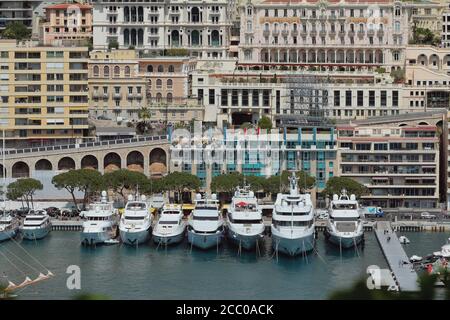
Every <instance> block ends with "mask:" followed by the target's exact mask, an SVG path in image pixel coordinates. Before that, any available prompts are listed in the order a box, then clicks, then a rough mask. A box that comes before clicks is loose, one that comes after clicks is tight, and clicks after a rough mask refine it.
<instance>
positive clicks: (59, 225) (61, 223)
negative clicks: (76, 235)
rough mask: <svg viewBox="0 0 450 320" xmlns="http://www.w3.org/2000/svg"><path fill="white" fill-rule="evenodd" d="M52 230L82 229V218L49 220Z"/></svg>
mask: <svg viewBox="0 0 450 320" xmlns="http://www.w3.org/2000/svg"><path fill="white" fill-rule="evenodd" d="M51 222H52V230H55V231H81V230H82V229H83V221H82V220H56V219H53V220H51Z"/></svg>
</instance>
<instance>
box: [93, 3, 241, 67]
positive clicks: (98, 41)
mask: <svg viewBox="0 0 450 320" xmlns="http://www.w3.org/2000/svg"><path fill="white" fill-rule="evenodd" d="M93 6H94V29H93V30H94V31H93V32H94V48H96V49H105V48H108V44H109V43H111V42H117V43H118V45H119V48H123V49H128V48H129V47H133V48H136V49H139V50H144V51H146V52H148V53H154V54H160V53H162V52H164V50H166V49H180V48H183V49H188V50H189V52H190V54H191V56H194V57H200V58H219V59H220V58H225V57H227V56H228V49H229V48H228V47H229V44H230V40H229V36H230V35H229V33H230V27H231V12H232V10H233V7H234V1H228V0H206V1H201V2H200V1H195V0H190V1H178V2H172V1H170V2H169V1H164V0H157V1H150V0H138V1H135V2H132V3H130V2H128V1H122V0H119V1H114V2H113V1H110V0H96V1H93Z"/></svg>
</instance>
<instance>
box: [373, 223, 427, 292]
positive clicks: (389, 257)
mask: <svg viewBox="0 0 450 320" xmlns="http://www.w3.org/2000/svg"><path fill="white" fill-rule="evenodd" d="M385 231H388V232H389V233H385ZM375 235H376V237H377V240H378V243H379V244H380V247H381V251H382V252H383V255H384V257H385V258H386V261H387V263H388V265H389V268H390V269H391V272H392V273H393V276H394V280H395V281H396V283H397V285H398V287H399V289H400V290H401V291H418V290H419V286H418V283H417V281H418V277H417V273H416V271H415V270H414V269H413V268H412V264H410V263H409V258H408V256H407V255H406V253H405V250H403V247H402V244H401V243H400V241H399V239H398V237H397V235H396V234H395V232H393V231H392V229H391V224H390V222H388V221H378V222H377V228H376V229H375ZM388 237H390V238H391V239H390V240H389V241H388V240H387V239H388ZM403 261H407V262H408V264H403V263H401V262H403Z"/></svg>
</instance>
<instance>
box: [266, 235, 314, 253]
mask: <svg viewBox="0 0 450 320" xmlns="http://www.w3.org/2000/svg"><path fill="white" fill-rule="evenodd" d="M314 242H315V239H314V233H311V234H308V235H305V236H301V237H296V238H286V237H283V236H280V235H278V234H274V233H272V248H273V249H274V250H275V251H278V252H281V253H283V254H286V255H288V256H291V257H293V256H297V255H300V254H303V253H307V252H309V251H311V250H313V249H314Z"/></svg>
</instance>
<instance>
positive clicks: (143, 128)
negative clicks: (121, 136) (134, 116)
mask: <svg viewBox="0 0 450 320" xmlns="http://www.w3.org/2000/svg"><path fill="white" fill-rule="evenodd" d="M150 115H151V113H150V109H149V108H147V107H142V108H141V109H140V110H139V113H138V116H139V119H140V121H139V122H138V123H137V124H136V131H137V132H138V133H139V134H146V133H149V131H150V130H151V129H152V125H151V124H150V122H149V121H148V120H149V119H150Z"/></svg>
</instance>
